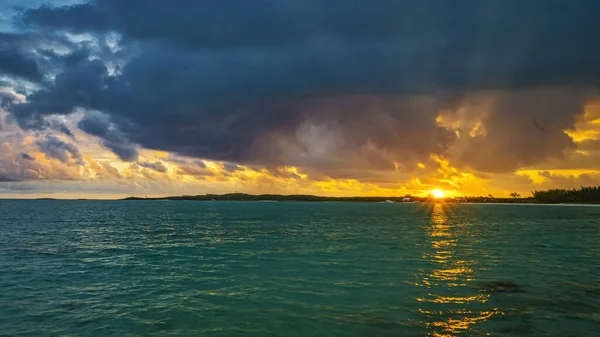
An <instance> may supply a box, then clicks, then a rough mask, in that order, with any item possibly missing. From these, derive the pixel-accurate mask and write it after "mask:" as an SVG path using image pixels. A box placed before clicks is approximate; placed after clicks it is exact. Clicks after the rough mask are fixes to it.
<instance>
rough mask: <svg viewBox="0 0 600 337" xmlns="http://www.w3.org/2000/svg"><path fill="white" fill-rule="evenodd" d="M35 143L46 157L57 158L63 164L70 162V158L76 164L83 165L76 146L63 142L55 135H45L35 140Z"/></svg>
mask: <svg viewBox="0 0 600 337" xmlns="http://www.w3.org/2000/svg"><path fill="white" fill-rule="evenodd" d="M36 145H37V146H38V147H39V149H40V151H42V152H43V153H44V154H45V155H46V156H47V157H48V158H55V159H58V160H60V161H61V162H63V163H65V164H68V163H70V161H71V159H72V160H74V161H75V163H77V164H78V165H83V158H82V156H81V153H80V152H79V149H78V148H77V146H75V145H74V144H71V143H67V142H64V141H62V140H61V139H59V138H58V137H56V136H53V135H46V136H45V137H44V138H42V139H39V140H38V141H36Z"/></svg>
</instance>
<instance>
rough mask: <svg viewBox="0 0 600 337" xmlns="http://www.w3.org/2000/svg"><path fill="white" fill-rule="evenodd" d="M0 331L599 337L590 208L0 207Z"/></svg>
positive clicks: (597, 263) (599, 293)
mask: <svg viewBox="0 0 600 337" xmlns="http://www.w3.org/2000/svg"><path fill="white" fill-rule="evenodd" d="M0 231H1V232H0V336H99V337H100V336H101V337H106V336H267V337H273V336H303V337H304V336H370V337H376V336H459V335H461V336H577V337H581V336H600V207H584V206H546V205H484V204H479V205H477V204H473V205H467V204H461V205H445V204H412V203H406V204H379V203H333V202H319V203H295V202H272V203H262V202H210V201H207V202H195V201H83V200H82V201H56V200H36V201H33V200H28V201H25V200H0Z"/></svg>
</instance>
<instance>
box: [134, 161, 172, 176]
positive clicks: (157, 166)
mask: <svg viewBox="0 0 600 337" xmlns="http://www.w3.org/2000/svg"><path fill="white" fill-rule="evenodd" d="M137 164H138V165H140V166H141V167H145V168H148V169H151V170H153V171H156V172H161V173H164V172H167V167H166V166H165V164H164V163H163V162H160V161H157V162H153V163H152V162H139V163H137Z"/></svg>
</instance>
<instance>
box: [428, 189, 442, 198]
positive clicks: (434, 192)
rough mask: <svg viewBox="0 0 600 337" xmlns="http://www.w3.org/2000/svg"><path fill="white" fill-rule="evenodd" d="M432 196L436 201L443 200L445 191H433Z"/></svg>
mask: <svg viewBox="0 0 600 337" xmlns="http://www.w3.org/2000/svg"><path fill="white" fill-rule="evenodd" d="M431 194H432V195H433V197H434V198H436V199H439V198H443V197H444V196H445V194H444V191H442V190H439V189H435V190H431Z"/></svg>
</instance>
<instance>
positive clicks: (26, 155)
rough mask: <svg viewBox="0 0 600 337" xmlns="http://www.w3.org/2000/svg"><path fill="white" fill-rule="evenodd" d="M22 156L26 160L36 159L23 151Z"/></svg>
mask: <svg viewBox="0 0 600 337" xmlns="http://www.w3.org/2000/svg"><path fill="white" fill-rule="evenodd" d="M21 157H22V158H23V159H25V160H35V158H33V157H32V156H31V155H30V154H29V153H26V152H23V153H21Z"/></svg>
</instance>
